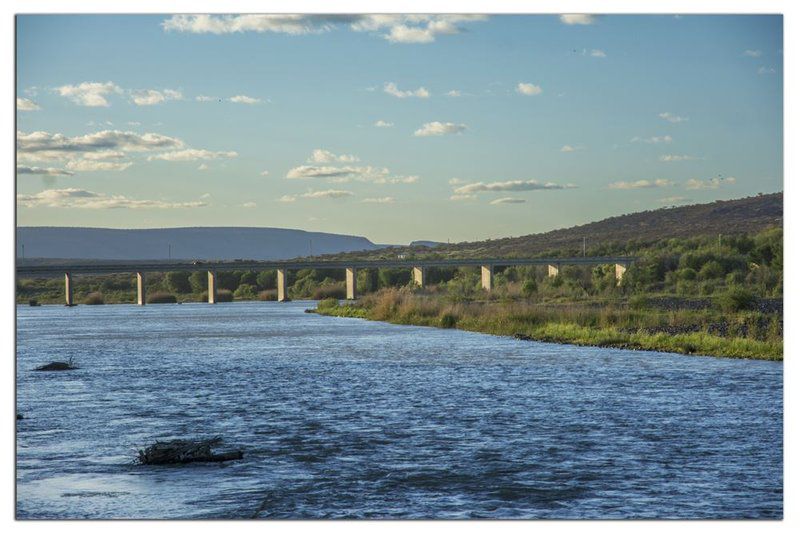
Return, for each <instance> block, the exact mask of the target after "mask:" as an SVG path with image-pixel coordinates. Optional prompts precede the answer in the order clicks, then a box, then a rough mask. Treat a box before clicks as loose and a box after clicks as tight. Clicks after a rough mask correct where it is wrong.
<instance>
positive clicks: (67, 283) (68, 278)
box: [64, 272, 75, 307]
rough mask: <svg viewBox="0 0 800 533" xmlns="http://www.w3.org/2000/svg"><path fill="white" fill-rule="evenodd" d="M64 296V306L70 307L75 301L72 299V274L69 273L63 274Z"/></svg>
mask: <svg viewBox="0 0 800 533" xmlns="http://www.w3.org/2000/svg"><path fill="white" fill-rule="evenodd" d="M64 294H65V296H66V300H67V302H66V305H67V306H68V307H72V306H73V305H75V301H74V300H73V299H72V274H70V273H69V272H65V273H64Z"/></svg>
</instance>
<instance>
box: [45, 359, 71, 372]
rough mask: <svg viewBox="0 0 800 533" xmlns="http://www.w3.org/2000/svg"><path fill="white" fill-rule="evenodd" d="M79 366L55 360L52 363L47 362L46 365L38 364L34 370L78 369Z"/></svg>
mask: <svg viewBox="0 0 800 533" xmlns="http://www.w3.org/2000/svg"><path fill="white" fill-rule="evenodd" d="M77 368H78V367H77V366H75V365H73V364H72V363H70V362H67V363H65V362H63V361H53V362H52V363H47V364H46V365H42V366H37V367H36V368H35V369H34V370H39V371H50V370H76V369H77Z"/></svg>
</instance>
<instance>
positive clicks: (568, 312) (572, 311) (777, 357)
mask: <svg viewBox="0 0 800 533" xmlns="http://www.w3.org/2000/svg"><path fill="white" fill-rule="evenodd" d="M316 311H317V312H318V313H320V314H323V315H328V316H340V317H353V318H364V319H368V320H380V321H386V322H391V323H394V324H410V325H418V326H433V327H442V328H457V329H462V330H465V331H475V332H480V333H490V334H493V335H507V336H512V335H514V336H518V337H523V338H529V339H531V340H539V341H545V342H557V343H568V344H576V345H583V346H604V347H617V348H627V349H638V350H655V351H665V352H675V353H683V354H695V355H709V356H720V357H736V358H748V359H764V360H772V361H781V360H783V339H782V335H783V332H782V322H781V320H782V319H781V317H780V316H778V315H774V316H769V315H767V314H765V313H761V312H759V311H736V312H730V311H729V312H722V311H717V310H713V309H702V310H689V309H677V310H673V309H666V310H664V309H657V308H652V307H648V305H647V304H646V303H643V302H641V301H638V302H635V305H631V304H630V303H629V302H627V301H624V300H620V301H605V302H599V301H597V302H580V303H568V304H545V303H541V302H531V301H523V300H511V301H508V300H506V301H471V302H451V301H448V299H447V298H445V297H443V296H440V295H435V294H425V293H421V292H418V291H417V292H415V291H412V290H408V289H385V290H382V291H379V292H377V293H373V294H370V295H367V296H365V297H364V298H362V299H361V300H359V301H358V302H356V303H353V304H349V305H348V304H345V305H340V304H339V303H338V301H337V300H334V299H329V300H323V301H322V302H320V303H319V305H318V307H317V310H316Z"/></svg>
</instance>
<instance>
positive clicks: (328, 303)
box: [317, 298, 339, 309]
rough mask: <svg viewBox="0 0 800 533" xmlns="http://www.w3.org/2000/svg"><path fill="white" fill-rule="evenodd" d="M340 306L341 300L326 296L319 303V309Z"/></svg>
mask: <svg viewBox="0 0 800 533" xmlns="http://www.w3.org/2000/svg"><path fill="white" fill-rule="evenodd" d="M338 306H339V300H337V299H336V298H325V299H324V300H320V301H319V302H318V303H317V309H333V308H334V307H338Z"/></svg>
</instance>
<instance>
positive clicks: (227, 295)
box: [217, 289, 233, 302]
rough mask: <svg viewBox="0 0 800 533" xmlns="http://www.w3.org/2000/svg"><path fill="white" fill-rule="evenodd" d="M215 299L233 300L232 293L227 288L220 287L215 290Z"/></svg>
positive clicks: (219, 300)
mask: <svg viewBox="0 0 800 533" xmlns="http://www.w3.org/2000/svg"><path fill="white" fill-rule="evenodd" d="M217 301H218V302H232V301H233V293H232V292H231V291H229V290H228V289H220V290H218V291H217Z"/></svg>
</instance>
